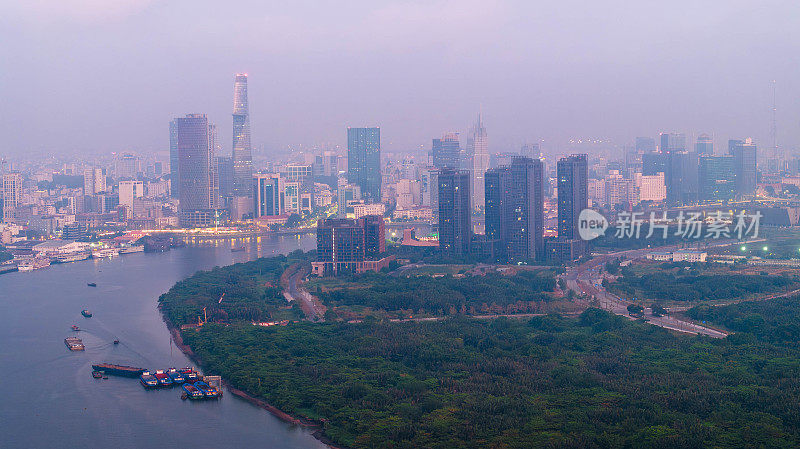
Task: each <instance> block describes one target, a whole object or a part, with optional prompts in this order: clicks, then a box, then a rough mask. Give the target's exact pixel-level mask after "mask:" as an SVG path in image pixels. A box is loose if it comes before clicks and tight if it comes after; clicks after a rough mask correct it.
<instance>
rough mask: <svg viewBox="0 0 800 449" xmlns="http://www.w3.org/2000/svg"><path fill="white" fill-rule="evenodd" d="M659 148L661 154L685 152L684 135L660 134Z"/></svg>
mask: <svg viewBox="0 0 800 449" xmlns="http://www.w3.org/2000/svg"><path fill="white" fill-rule="evenodd" d="M660 138H661V146H660V147H659V150H660V151H661V152H662V153H670V152H673V151H686V135H685V134H681V133H661V135H660Z"/></svg>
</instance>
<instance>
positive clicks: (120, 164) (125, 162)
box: [114, 154, 141, 179]
mask: <svg viewBox="0 0 800 449" xmlns="http://www.w3.org/2000/svg"><path fill="white" fill-rule="evenodd" d="M140 171H141V170H140V168H139V157H138V156H136V155H134V154H123V155H122V156H119V157H118V158H117V159H116V161H114V174H115V175H116V178H117V179H133V178H136V177H137V176H138V175H139V172H140Z"/></svg>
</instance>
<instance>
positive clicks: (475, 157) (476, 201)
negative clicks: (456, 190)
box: [467, 113, 489, 209]
mask: <svg viewBox="0 0 800 449" xmlns="http://www.w3.org/2000/svg"><path fill="white" fill-rule="evenodd" d="M467 152H468V154H469V156H470V157H471V158H472V167H471V169H472V207H474V208H476V209H483V203H484V181H483V177H484V174H485V173H486V170H488V169H489V137H488V136H487V134H486V127H485V126H483V117H482V115H481V114H480V113H479V114H478V121H477V122H475V125H474V126H473V127H472V136H470V139H469V142H467Z"/></svg>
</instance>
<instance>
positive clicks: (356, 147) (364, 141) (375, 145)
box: [347, 128, 381, 203]
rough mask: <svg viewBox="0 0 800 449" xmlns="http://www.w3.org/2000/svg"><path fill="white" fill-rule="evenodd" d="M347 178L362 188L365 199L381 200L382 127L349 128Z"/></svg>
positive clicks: (375, 201)
mask: <svg viewBox="0 0 800 449" xmlns="http://www.w3.org/2000/svg"><path fill="white" fill-rule="evenodd" d="M347 180H348V181H349V182H350V183H351V184H355V185H357V186H359V187H360V188H361V197H362V198H363V199H365V200H367V201H371V202H374V203H377V202H380V200H381V129H380V128H347Z"/></svg>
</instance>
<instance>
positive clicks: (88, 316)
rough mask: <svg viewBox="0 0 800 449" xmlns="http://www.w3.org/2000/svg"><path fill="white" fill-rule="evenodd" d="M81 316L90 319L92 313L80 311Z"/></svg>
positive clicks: (86, 310)
mask: <svg viewBox="0 0 800 449" xmlns="http://www.w3.org/2000/svg"><path fill="white" fill-rule="evenodd" d="M81 315H83V316H85V317H86V318H91V317H92V311H91V310H88V309H83V310H81Z"/></svg>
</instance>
